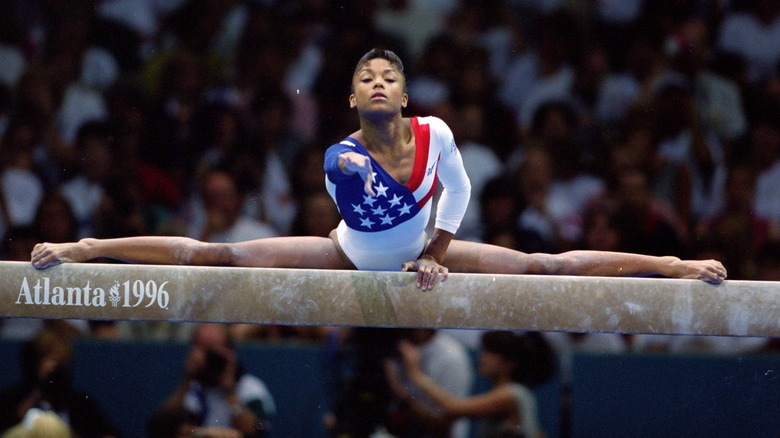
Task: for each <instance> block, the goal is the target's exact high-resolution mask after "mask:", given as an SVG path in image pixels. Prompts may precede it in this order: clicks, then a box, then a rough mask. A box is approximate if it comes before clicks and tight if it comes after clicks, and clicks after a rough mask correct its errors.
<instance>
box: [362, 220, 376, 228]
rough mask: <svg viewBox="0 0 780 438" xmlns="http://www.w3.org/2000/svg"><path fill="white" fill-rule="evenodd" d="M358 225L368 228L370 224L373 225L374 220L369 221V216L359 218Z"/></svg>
mask: <svg viewBox="0 0 780 438" xmlns="http://www.w3.org/2000/svg"><path fill="white" fill-rule="evenodd" d="M360 225H361V226H364V227H366V228H369V229H370V228H371V225H374V222H371V219H369V218H365V219H360Z"/></svg>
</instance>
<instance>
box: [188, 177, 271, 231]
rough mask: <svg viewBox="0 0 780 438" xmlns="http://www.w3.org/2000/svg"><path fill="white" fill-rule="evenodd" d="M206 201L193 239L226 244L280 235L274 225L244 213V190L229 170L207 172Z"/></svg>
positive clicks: (205, 182)
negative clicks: (241, 189) (242, 190)
mask: <svg viewBox="0 0 780 438" xmlns="http://www.w3.org/2000/svg"><path fill="white" fill-rule="evenodd" d="M202 200H203V208H204V210H203V217H202V218H201V219H202V220H201V221H200V222H196V223H194V224H193V228H192V229H191V230H190V235H191V236H192V237H193V238H196V239H201V240H204V241H208V242H222V243H226V242H241V241H244V240H248V239H260V238H265V237H272V236H276V235H277V233H276V231H274V229H273V228H272V227H271V226H270V225H268V224H266V223H264V222H260V221H258V220H256V219H254V218H252V217H250V216H249V215H247V214H245V213H244V212H243V210H242V208H243V206H244V193H242V192H241V191H240V188H239V187H238V184H237V182H236V179H235V177H234V176H233V175H232V174H231V173H229V172H228V171H225V170H219V169H212V170H210V171H208V172H207V173H206V174H205V175H204V177H203V187H202Z"/></svg>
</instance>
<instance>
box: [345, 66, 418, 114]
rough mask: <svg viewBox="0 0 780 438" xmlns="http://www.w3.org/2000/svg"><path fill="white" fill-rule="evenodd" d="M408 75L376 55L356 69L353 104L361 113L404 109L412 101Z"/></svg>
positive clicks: (351, 97)
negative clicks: (407, 79) (407, 80)
mask: <svg viewBox="0 0 780 438" xmlns="http://www.w3.org/2000/svg"><path fill="white" fill-rule="evenodd" d="M405 87H406V82H405V79H404V75H403V74H402V73H401V72H400V71H398V69H397V68H396V67H395V66H394V65H393V64H392V63H390V61H388V60H386V59H382V58H375V59H372V60H370V61H368V62H367V63H365V64H364V65H363V66H361V67H360V68H358V69H357V70H356V71H355V75H354V76H353V77H352V90H353V92H352V94H350V96H349V106H350V107H351V108H357V109H358V112H359V113H361V114H370V113H375V112H376V113H390V114H393V113H400V112H401V108H405V107H406V104H407V102H408V101H409V96H407V95H406V93H405V92H404V90H405Z"/></svg>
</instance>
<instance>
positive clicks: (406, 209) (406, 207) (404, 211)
mask: <svg viewBox="0 0 780 438" xmlns="http://www.w3.org/2000/svg"><path fill="white" fill-rule="evenodd" d="M411 209H412V206H411V205H406V202H404V206H403V207H401V208H400V209H399V210H398V215H399V216H400V215H404V214H409V213H411V211H410V210H411Z"/></svg>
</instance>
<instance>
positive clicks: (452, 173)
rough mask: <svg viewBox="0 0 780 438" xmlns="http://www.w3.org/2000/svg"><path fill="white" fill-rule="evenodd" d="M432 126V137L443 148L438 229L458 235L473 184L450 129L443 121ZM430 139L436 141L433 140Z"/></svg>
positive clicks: (437, 212)
mask: <svg viewBox="0 0 780 438" xmlns="http://www.w3.org/2000/svg"><path fill="white" fill-rule="evenodd" d="M436 122H437V123H435V124H434V123H432V124H431V125H432V127H435V129H432V130H431V134H432V136H433V135H435V136H436V139H435V141H436V142H437V143H438V144H439V145H440V146H441V151H440V152H441V157H440V158H439V167H438V171H437V174H438V177H439V181H441V184H442V186H443V187H444V190H443V191H442V194H441V199H440V200H439V205H438V207H437V209H436V228H440V229H442V230H444V231H449V232H450V233H453V234H455V232H456V231H458V227H460V221H461V220H462V219H463V215H464V214H465V213H466V208H467V207H468V205H469V198H470V197H471V182H470V181H469V177H468V175H467V174H466V169H465V168H464V167H463V158H462V157H461V155H460V151H459V150H458V147H457V146H456V145H455V138H454V137H453V135H452V131H451V130H450V128H449V127H448V126H447V125H446V124H445V123H444V122H443V121H441V120H438V119H436ZM431 140H434V139H433V138H432V139H431Z"/></svg>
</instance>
